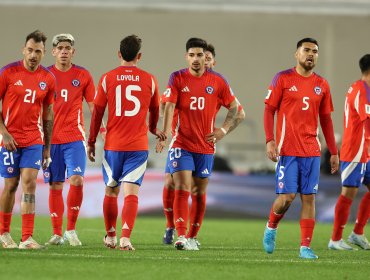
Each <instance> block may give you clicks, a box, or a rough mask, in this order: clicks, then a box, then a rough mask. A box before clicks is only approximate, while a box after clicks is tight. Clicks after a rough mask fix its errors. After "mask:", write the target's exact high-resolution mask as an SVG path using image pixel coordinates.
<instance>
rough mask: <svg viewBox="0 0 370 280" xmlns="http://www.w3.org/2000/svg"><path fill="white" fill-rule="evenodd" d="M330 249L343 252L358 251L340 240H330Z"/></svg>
mask: <svg viewBox="0 0 370 280" xmlns="http://www.w3.org/2000/svg"><path fill="white" fill-rule="evenodd" d="M328 248H329V249H330V250H342V251H350V250H357V249H355V248H352V247H351V246H349V245H348V244H347V243H346V242H345V241H344V240H343V239H341V240H338V241H333V240H331V239H330V241H329V244H328Z"/></svg>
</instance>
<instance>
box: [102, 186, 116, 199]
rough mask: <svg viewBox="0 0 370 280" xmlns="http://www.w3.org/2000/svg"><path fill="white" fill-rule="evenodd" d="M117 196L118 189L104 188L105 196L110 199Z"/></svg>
mask: <svg viewBox="0 0 370 280" xmlns="http://www.w3.org/2000/svg"><path fill="white" fill-rule="evenodd" d="M118 194H119V187H115V188H112V187H106V188H105V195H106V196H110V197H117V196H118Z"/></svg>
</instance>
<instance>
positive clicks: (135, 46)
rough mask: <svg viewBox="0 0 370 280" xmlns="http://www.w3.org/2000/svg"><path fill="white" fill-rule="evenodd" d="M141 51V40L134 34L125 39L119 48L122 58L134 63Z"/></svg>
mask: <svg viewBox="0 0 370 280" xmlns="http://www.w3.org/2000/svg"><path fill="white" fill-rule="evenodd" d="M140 49H141V39H140V38H139V37H138V36H136V35H134V34H133V35H130V36H127V37H125V38H123V39H122V40H121V43H120V46H119V51H120V53H121V55H122V58H123V59H124V60H125V61H127V62H129V61H133V60H134V59H135V57H136V56H137V54H138V53H139V51H140Z"/></svg>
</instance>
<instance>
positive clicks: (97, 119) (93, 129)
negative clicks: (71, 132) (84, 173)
mask: <svg viewBox="0 0 370 280" xmlns="http://www.w3.org/2000/svg"><path fill="white" fill-rule="evenodd" d="M104 111H105V106H99V105H97V104H95V105H94V109H93V112H92V116H91V122H90V135H89V140H88V142H87V143H88V148H87V155H88V157H89V160H90V161H92V162H95V143H96V137H97V136H98V133H99V130H100V126H101V124H102V120H103V116H104Z"/></svg>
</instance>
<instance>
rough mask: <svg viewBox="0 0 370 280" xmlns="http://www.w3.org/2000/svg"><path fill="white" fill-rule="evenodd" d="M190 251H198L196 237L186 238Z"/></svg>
mask: <svg viewBox="0 0 370 280" xmlns="http://www.w3.org/2000/svg"><path fill="white" fill-rule="evenodd" d="M187 250H190V251H199V247H198V244H197V239H196V238H188V249H187Z"/></svg>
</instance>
